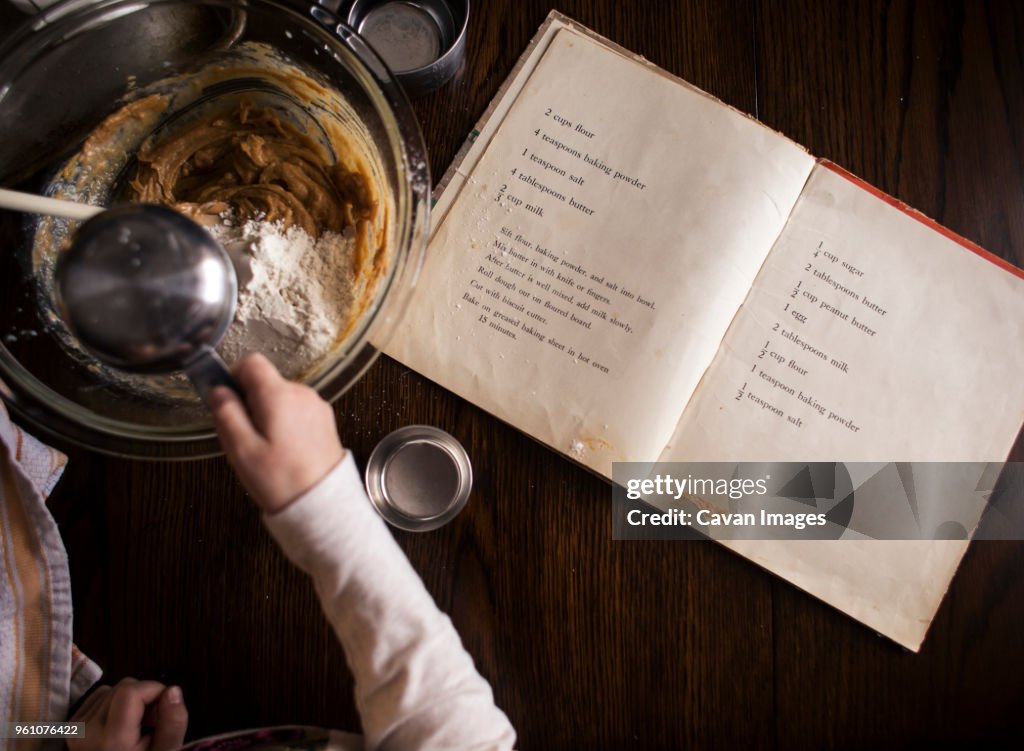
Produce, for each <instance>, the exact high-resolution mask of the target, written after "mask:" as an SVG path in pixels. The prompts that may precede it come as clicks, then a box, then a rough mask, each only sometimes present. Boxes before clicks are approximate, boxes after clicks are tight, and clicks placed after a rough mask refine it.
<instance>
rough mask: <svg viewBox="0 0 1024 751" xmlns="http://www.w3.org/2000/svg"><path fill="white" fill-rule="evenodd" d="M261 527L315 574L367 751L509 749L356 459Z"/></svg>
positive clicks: (465, 657) (507, 736)
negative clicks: (373, 501)
mask: <svg viewBox="0 0 1024 751" xmlns="http://www.w3.org/2000/svg"><path fill="white" fill-rule="evenodd" d="M263 520H264V523H265V524H266V526H267V528H268V529H269V530H270V533H271V534H272V535H273V536H274V538H275V539H276V540H277V541H278V543H279V544H280V545H281V548H282V549H283V550H284V552H285V554H286V555H287V556H288V557H289V558H290V559H291V560H292V561H293V562H294V563H295V564H296V565H297V566H299V568H301V569H302V570H303V571H305V572H307V573H308V574H310V575H311V576H312V577H313V581H314V583H315V585H316V590H317V593H318V594H319V596H320V601H321V603H322V604H323V608H324V612H325V613H326V614H327V618H328V619H329V620H330V622H331V625H332V626H333V628H334V631H335V633H336V634H337V635H338V639H339V640H340V641H341V645H342V647H344V649H345V655H346V657H347V659H348V664H349V667H350V668H351V670H352V673H353V675H354V677H355V694H356V705H357V706H358V708H359V713H360V716H361V717H362V721H363V732H364V734H365V736H366V747H367V749H420V748H430V749H509V748H512V746H513V744H514V742H515V731H514V730H513V728H512V725H511V724H510V723H509V721H508V718H507V717H506V716H505V714H504V713H503V712H502V711H501V710H500V709H498V708H497V707H496V706H495V704H494V696H493V694H492V692H491V687H490V685H489V684H488V683H487V681H486V680H484V679H483V677H481V676H480V674H479V673H478V672H477V671H476V668H475V666H474V665H473V659H472V658H471V657H470V656H469V654H468V653H467V652H466V650H465V649H464V648H463V646H462V642H461V640H460V639H459V635H458V633H457V632H456V631H455V628H454V627H453V626H452V623H451V621H450V620H449V618H448V616H446V615H445V614H443V613H442V612H441V611H440V610H438V608H437V606H436V605H435V604H434V601H433V598H431V596H430V594H429V593H428V592H427V590H426V589H425V588H424V586H423V582H422V580H421V579H420V577H419V575H418V574H417V573H416V571H415V570H414V569H413V568H412V566H411V564H410V563H409V560H408V559H407V558H406V557H405V554H404V553H403V552H402V550H401V548H399V547H398V544H397V543H396V542H395V541H394V538H393V537H392V536H391V533H390V532H389V531H388V529H387V527H386V526H385V524H384V522H383V520H382V519H381V518H380V517H379V516H378V515H377V513H376V512H375V511H374V509H373V507H372V506H371V505H370V501H369V499H368V498H367V497H366V491H365V490H364V489H363V484H362V481H361V478H360V476H359V472H358V470H357V468H356V464H355V461H354V460H353V459H352V455H351V454H350V453H346V455H345V458H344V459H343V460H342V461H341V463H339V464H338V466H337V467H335V468H334V469H333V470H332V471H331V473H330V474H328V475H327V476H326V477H325V478H324V479H323V480H321V481H320V483H319V484H317V485H316V487H314V488H313V489H312V490H310V491H309V492H307V493H305V494H304V495H303V496H302V497H301V498H299V499H298V500H296V501H294V502H293V503H292V504H291V505H289V506H288V507H287V508H285V509H284V510H283V511H281V512H279V513H277V514H273V515H264V517H263Z"/></svg>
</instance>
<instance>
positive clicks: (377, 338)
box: [0, 0, 430, 458]
mask: <svg viewBox="0 0 1024 751" xmlns="http://www.w3.org/2000/svg"><path fill="white" fill-rule="evenodd" d="M247 43H260V44H264V45H270V47H272V48H273V49H274V51H275V53H276V54H279V56H280V58H281V59H284V60H286V61H287V62H288V64H289V65H294V66H295V67H296V68H297V69H299V70H301V71H302V72H304V73H305V74H308V75H310V76H311V77H313V78H314V79H315V80H316V81H318V83H320V84H322V85H323V86H324V87H326V90H329V91H331V92H332V94H337V95H339V96H340V99H341V100H342V101H343V102H344V103H346V105H347V107H348V112H349V113H350V115H352V116H353V122H354V124H355V125H356V126H358V130H359V132H360V133H361V134H362V136H361V137H363V138H364V139H365V141H366V146H367V147H368V149H370V150H372V151H373V152H374V154H373V157H374V160H375V165H376V176H377V178H378V179H379V181H380V185H379V186H378V188H379V190H380V191H381V195H382V196H384V197H385V198H386V199H387V201H388V202H389V207H390V209H389V212H390V215H389V217H388V218H387V230H386V231H387V233H388V235H387V243H386V248H387V252H386V255H385V262H386V265H383V266H382V267H381V268H382V269H383V271H382V273H380V274H379V275H378V276H377V277H376V281H375V282H374V283H373V284H372V285H371V286H370V292H369V293H368V294H367V295H366V297H365V307H364V308H363V312H362V313H361V315H360V317H359V318H357V319H356V322H355V324H354V326H353V327H352V328H351V329H350V331H349V333H348V335H347V337H346V338H345V339H344V340H343V341H342V342H340V343H339V344H338V346H337V347H336V348H335V349H334V350H333V351H332V352H331V353H330V354H329V356H328V357H327V358H326V359H325V360H324V361H323V362H321V363H319V364H318V365H317V366H316V367H315V368H313V369H312V370H310V371H309V374H308V377H306V379H305V381H306V382H307V383H308V384H309V385H311V386H312V387H314V388H315V389H316V390H317V391H318V392H319V393H320V394H321V395H322V396H323V397H325V398H326V399H328V400H331V399H334V398H336V397H338V396H339V395H340V394H342V393H343V392H344V391H345V390H346V389H347V388H349V387H350V386H351V385H352V384H353V383H355V381H356V380H357V379H358V378H359V377H360V376H361V375H362V374H363V372H364V371H365V370H366V369H367V368H368V367H369V366H370V364H371V363H372V362H373V360H374V359H375V358H376V356H377V354H378V353H379V350H380V347H381V346H383V344H384V342H385V341H386V340H387V338H388V336H389V335H390V333H391V332H392V331H393V330H394V329H395V327H396V325H397V323H398V320H399V318H400V316H401V314H402V312H403V311H404V309H405V306H406V303H407V301H408V298H409V295H410V293H411V291H412V287H413V284H414V283H415V279H416V276H417V274H418V272H419V267H420V264H421V262H422V259H423V253H424V250H425V246H426V233H427V229H428V222H429V190H430V178H429V175H428V167H427V160H426V155H425V148H424V145H423V138H422V135H421V133H420V131H419V127H418V125H417V123H416V119H415V117H414V115H413V113H412V110H411V108H410V106H409V103H408V101H407V99H406V97H405V95H404V93H403V92H402V89H401V87H400V86H399V85H398V84H397V83H396V82H395V80H394V79H393V78H392V76H391V74H390V72H389V71H388V69H387V67H386V66H385V65H384V63H383V62H382V61H381V60H380V58H378V57H377V55H376V54H375V53H374V52H373V50H372V49H371V48H370V47H369V46H368V45H367V44H366V43H365V42H364V41H363V40H362V39H361V38H360V37H359V36H358V35H357V34H356V33H355V32H354V31H352V30H351V29H350V28H348V27H347V26H345V25H344V24H343V23H341V21H340V20H339V19H338V18H337V17H335V16H333V15H332V14H331V13H329V12H328V11H326V10H324V9H323V8H321V7H317V6H313V7H310V8H308V9H307V10H306V11H305V12H303V11H302V10H301V9H299V8H298V6H294V5H287V4H283V3H279V2H275V0H198V1H191V0H99V1H96V0H93V1H91V2H85V3H83V2H82V0H68V2H64V3H61V4H58V5H56V6H53V7H52V8H50V9H48V10H47V11H44V12H43V13H41V14H40V15H38V16H36V17H35V18H33V19H31V20H30V21H28V22H26V24H25V25H24V26H23V27H22V28H20V29H19V30H18V31H16V32H15V33H14V35H13V36H12V37H11V38H10V39H9V40H8V41H7V42H6V43H5V44H4V45H3V46H2V47H0V185H3V186H4V187H10V188H17V189H20V190H26V191H30V192H41V191H44V190H46V188H47V186H52V181H53V180H54V175H55V174H57V172H58V171H59V170H60V169H61V167H62V165H64V164H65V162H66V161H67V160H68V158H69V156H70V155H71V154H74V153H75V152H77V151H78V150H79V149H80V148H81V147H82V144H83V142H84V140H85V138H86V137H87V136H88V135H89V134H90V133H91V132H92V131H93V130H94V129H95V128H96V126H97V125H98V124H99V123H100V122H101V121H103V120H104V118H106V117H107V116H108V115H110V114H111V113H113V112H114V111H116V110H117V109H118V108H119V106H120V105H121V104H122V103H123V101H124V97H125V96H126V95H127V96H129V97H130V96H131V92H132V91H138V90H139V89H143V90H145V89H146V87H147V86H150V85H153V84H157V85H159V84H158V82H160V81H165V80H167V79H168V77H171V76H176V75H179V74H189V73H191V72H194V71H195V70H196V69H197V67H198V66H200V65H204V64H209V63H210V61H219V60H220V59H221V58H226V57H230V56H231V55H233V54H235V52H236V51H237V50H238V49H239V48H240V47H242V46H243V45H247ZM258 78H259V77H257V79H258ZM214 88H215V89H216V90H210V91H207V90H205V89H204V90H203V92H202V96H203V97H207V98H209V97H214V96H221V95H225V96H238V95H239V92H243V93H245V92H254V95H255V96H258V97H263V99H264V100H266V101H267V102H269V103H270V105H271V106H276V105H274V102H275V101H276V102H278V103H279V104H281V105H282V108H285V105H287V108H290V109H291V110H293V111H295V110H297V107H298V108H301V107H305V108H306V110H307V112H306V113H305V116H307V117H312V116H316V117H323V116H324V113H323V112H322V111H321V112H311V110H310V106H309V105H308V103H298V105H297V103H296V102H295V101H290V100H288V97H287V96H283V95H282V94H281V92H280V91H277V90H275V88H274V87H273V86H269V87H268V86H266V85H265V83H261V82H260V80H255V79H251V78H249V79H246V80H245V81H227V82H223V81H222V82H220V84H218V86H217V87H214ZM200 98H202V97H200ZM286 100H288V101H286ZM179 114H180V113H179ZM299 115H300V116H303V115H302V113H301V112H300V113H299ZM321 135H323V134H321ZM87 198H89V200H90V201H92V202H100V203H105V201H103V200H102V199H97V196H96V194H93V195H92V196H91V197H89V196H87ZM44 221H48V220H42V219H41V218H39V217H35V216H28V215H19V214H14V213H12V212H7V211H0V243H2V254H3V255H2V258H0V270H2V271H0V394H2V396H3V398H4V401H5V402H6V404H7V405H8V407H9V409H10V410H12V411H13V412H14V413H15V414H16V415H17V416H19V417H20V418H22V419H23V420H24V421H27V422H29V423H31V424H32V425H33V426H34V427H35V428H36V429H37V430H38V431H39V432H43V433H46V434H48V435H50V436H51V437H53V436H56V437H57V438H58V439H64V440H67V441H71V442H73V443H76V444H79V445H82V446H85V447H88V448H91V449H95V450H98V451H101V452H105V453H111V454H116V455H122V456H131V457H154V458H192V457H200V456H208V455H212V454H216V453H218V447H217V443H216V440H215V437H214V433H213V429H212V426H211V422H210V419H209V414H208V412H207V411H206V409H205V407H204V406H203V405H202V404H201V403H200V402H199V401H198V399H197V398H196V397H195V395H194V394H192V393H190V392H189V391H188V389H182V388H180V386H181V383H180V381H179V382H175V383H176V385H177V386H178V388H177V391H176V392H175V390H174V389H170V390H166V389H163V388H162V387H163V386H165V385H166V383H161V382H160V381H159V379H160V378H167V377H166V376H159V377H150V376H146V377H142V376H133V377H132V379H129V380H126V381H124V382H122V381H121V380H120V379H118V378H111V377H110V375H111V374H110V373H109V372H104V370H103V369H102V368H100V367H98V365H97V363H96V361H95V360H92V358H91V357H89V356H87V355H85V354H84V353H83V352H81V351H79V350H77V349H76V348H75V347H74V346H68V341H67V338H68V334H67V331H66V329H64V328H63V324H61V323H60V322H59V321H57V320H55V316H54V309H53V305H52V293H51V290H50V289H49V287H48V282H47V281H46V279H45V278H43V277H44V276H45V275H44V274H42V273H41V271H40V268H39V259H38V258H33V255H34V254H33V244H34V243H35V242H36V236H37V233H38V232H39V231H40V226H41V223H42V222H44ZM72 229H73V228H72ZM140 378H156V379H157V380H156V381H153V389H149V388H148V387H146V386H147V384H145V383H143V384H142V385H143V386H144V387H143V388H139V387H138V386H139V382H138V379H140ZM165 391H166V392H167V393H165ZM172 392H173V393H172Z"/></svg>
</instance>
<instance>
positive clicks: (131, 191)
mask: <svg viewBox="0 0 1024 751" xmlns="http://www.w3.org/2000/svg"><path fill="white" fill-rule="evenodd" d="M137 159H138V167H137V169H136V172H135V176H134V177H133V179H132V180H131V181H130V183H129V185H128V190H127V194H126V196H125V197H126V198H127V199H128V200H131V201H140V202H144V203H160V204H164V205H167V206H173V207H175V208H177V209H178V210H179V211H183V212H185V213H188V214H190V215H193V216H195V217H196V218H201V217H202V215H208V216H209V217H210V221H216V216H219V215H222V214H224V213H225V212H226V211H230V212H232V214H233V215H234V216H235V217H237V218H239V219H243V220H244V219H254V218H256V219H263V220H265V221H268V222H277V221H281V222H283V223H284V225H285V226H286V227H290V226H293V225H297V226H299V227H301V228H302V229H303V230H305V232H306V233H307V234H308V235H309V236H310V237H313V238H318V237H320V236H321V235H322V234H324V233H327V232H337V233H340V232H342V231H343V230H344V229H345V228H346V227H356V226H357V225H358V223H359V222H361V221H365V220H367V219H370V218H371V217H373V216H374V214H375V213H376V209H377V207H376V201H375V200H374V198H373V192H372V191H371V189H370V188H369V186H368V185H367V178H366V176H365V175H364V174H361V173H359V172H354V171H351V170H349V169H348V168H346V167H345V165H343V164H331V163H328V162H327V161H326V158H325V154H324V150H323V148H322V147H321V146H320V145H319V144H318V143H316V142H315V141H313V140H312V139H311V138H309V137H308V136H307V135H305V134H304V133H301V132H300V131H299V130H298V129H297V128H295V126H293V125H291V124H290V123H289V122H287V121H285V120H284V119H282V118H281V117H280V115H279V114H278V113H277V112H275V111H274V110H273V109H271V108H269V107H268V108H256V107H253V106H252V105H251V104H250V103H248V102H246V101H242V102H241V103H240V104H239V105H238V107H237V108H236V109H234V110H232V111H231V112H229V113H226V114H224V113H215V114H213V115H209V116H207V117H204V118H200V119H198V120H195V121H193V122H191V123H189V124H187V125H183V126H181V127H180V128H178V129H177V130H175V131H174V132H173V133H171V134H170V135H169V136H168V137H167V138H164V139H156V140H154V141H153V142H152V143H146V144H145V145H144V146H143V148H142V149H141V150H140V151H139V153H138V156H137Z"/></svg>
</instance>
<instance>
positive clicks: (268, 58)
mask: <svg viewBox="0 0 1024 751" xmlns="http://www.w3.org/2000/svg"><path fill="white" fill-rule="evenodd" d="M382 184H384V179H383V175H382V167H381V165H380V156H379V154H377V153H376V151H375V149H374V147H373V145H372V139H371V138H370V136H369V134H368V132H367V131H366V129H365V127H364V126H363V125H362V123H361V122H360V121H359V119H358V117H357V116H356V115H355V113H354V112H353V111H352V110H351V108H350V107H349V106H348V104H347V103H346V102H345V100H344V99H343V98H342V97H341V96H340V95H339V94H338V93H337V92H335V91H333V90H331V89H328V88H327V87H325V86H323V85H321V84H320V83H319V82H318V81H316V80H314V79H313V78H312V77H311V76H309V75H307V74H306V73H304V72H302V71H300V70H299V69H297V68H295V67H294V66H293V65H291V64H290V63H289V62H288V61H286V60H284V59H282V58H281V57H280V56H279V54H278V53H277V52H276V50H274V49H273V48H269V47H267V46H265V45H257V44H244V45H239V46H238V47H236V48H234V49H233V50H232V51H231V52H230V54H229V55H227V57H222V58H221V59H219V60H218V61H217V62H216V63H213V64H209V65H207V66H204V67H202V68H200V69H198V70H197V71H196V72H194V73H191V74H187V75H184V76H178V77H175V78H171V79H167V80H165V81H161V82H158V83H157V84H154V85H151V86H149V87H147V88H146V89H145V90H141V91H138V92H136V93H135V94H134V95H133V96H132V97H131V101H128V102H126V103H125V104H124V105H123V106H121V107H120V108H119V109H117V110H116V111H115V112H113V113H112V114H111V115H110V116H109V117H107V118H106V119H105V120H104V121H103V122H102V123H101V124H100V125H99V126H98V127H97V128H96V129H95V131H94V132H93V134H92V135H91V136H90V137H89V138H88V139H87V140H86V142H85V143H84V144H83V147H82V149H81V150H80V152H79V153H78V154H76V155H75V156H74V157H73V158H72V159H71V160H69V161H68V162H67V163H66V164H65V166H64V168H63V169H62V171H61V172H60V173H59V174H58V176H57V178H56V179H55V181H54V182H53V184H52V191H51V193H52V194H53V195H56V196H62V197H67V198H71V199H74V200H79V201H83V202H87V203H99V204H109V203H116V202H118V201H124V200H127V201H140V202H147V203H158V204H163V205H167V206H171V207H174V208H176V209H178V210H180V211H182V212H184V213H186V214H188V215H190V216H191V217H192V218H194V219H196V220H197V221H199V222H200V223H202V224H203V225H205V226H206V227H207V228H208V229H210V231H211V232H212V233H213V234H214V236H215V237H217V239H218V240H220V241H221V243H222V244H223V245H224V246H225V247H226V248H227V250H228V252H229V254H231V256H232V260H233V261H234V264H235V267H236V270H237V271H238V276H239V304H238V309H237V313H236V316H235V320H234V322H233V324H232V326H231V327H230V328H229V329H228V332H227V334H226V335H225V338H224V340H223V342H222V344H221V346H220V347H219V349H220V352H221V354H222V355H223V356H224V357H225V359H226V360H228V362H232V361H234V360H237V359H238V358H239V357H241V356H242V355H243V354H245V353H246V352H249V351H261V352H264V353H265V354H266V355H267V356H268V357H270V358H271V360H272V361H274V362H275V364H276V365H277V366H278V367H279V368H280V369H281V370H282V372H283V373H284V374H285V375H286V376H289V377H292V378H302V377H309V376H310V375H312V374H315V373H316V372H317V371H318V369H319V368H322V367H323V366H324V365H325V363H329V362H330V360H331V357H332V356H333V355H334V353H335V352H337V351H338V350H339V348H341V347H342V346H343V343H344V341H345V339H346V337H347V336H348V335H349V334H350V333H351V332H352V331H353V330H354V329H355V328H356V327H357V326H358V323H359V321H360V317H361V314H362V312H363V311H364V310H365V309H366V308H367V307H368V306H369V304H370V302H371V301H372V299H373V295H374V294H375V293H376V291H377V290H376V287H377V282H378V280H379V279H381V278H382V277H383V275H384V274H385V273H386V269H387V266H388V263H389V238H390V232H391V227H390V216H391V213H392V211H393V206H392V205H391V201H390V198H389V197H388V196H387V195H386V194H384V193H382V191H381V188H380V187H379V186H380V185H382ZM46 222H47V223H44V224H42V225H41V228H40V232H39V233H37V241H36V246H35V248H34V258H35V260H36V265H37V268H38V269H39V270H40V274H41V276H43V277H45V276H46V275H47V269H48V268H50V267H51V266H52V260H53V257H54V256H55V255H56V253H57V252H59V248H60V247H61V245H62V244H63V242H64V240H65V238H66V236H67V234H68V232H69V230H72V229H73V228H72V227H68V226H66V225H64V224H61V223H60V220H46ZM115 377H117V378H119V379H121V378H122V376H120V375H117V374H115ZM123 378H127V379H134V378H135V377H134V376H124V377H123ZM143 383H145V384H146V385H145V386H143ZM153 383H154V382H153V381H147V382H143V381H139V385H140V386H141V387H146V388H148V387H152V386H153ZM161 389H163V390H167V389H171V390H173V389H174V384H173V383H169V384H167V383H165V384H164V386H162V387H161Z"/></svg>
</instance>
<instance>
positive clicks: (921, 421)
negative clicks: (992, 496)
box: [662, 167, 1024, 650]
mask: <svg viewBox="0 0 1024 751" xmlns="http://www.w3.org/2000/svg"><path fill="white" fill-rule="evenodd" d="M1021 342H1024V280H1021V279H1020V278H1019V277H1017V276H1015V275H1013V274H1012V273H1009V272H1007V271H1006V270H1004V269H1002V268H999V267H998V266H996V265H995V264H993V263H992V262H991V261H989V260H987V259H985V258H983V257H981V256H979V255H977V254H976V253H974V252H972V251H970V250H968V249H966V248H964V247H963V246H961V245H960V244H958V243H957V242H954V241H953V240H951V239H948V238H946V237H944V236H942V235H941V234H939V233H938V232H936V231H934V230H933V229H931V228H929V227H928V226H926V225H925V224H924V223H922V222H921V221H919V220H918V219H916V218H914V217H911V216H908V215H907V214H905V213H904V212H902V211H900V210H898V209H896V208H894V207H893V206H890V205H889V204H887V203H886V202H885V201H883V200H881V199H880V198H878V197H876V196H874V195H872V194H871V193H870V192H868V191H866V190H864V189H862V188H861V187H859V186H857V185H855V184H854V183H852V182H850V181H849V180H848V179H847V178H845V177H843V176H841V175H838V174H836V173H834V172H832V171H831V170H829V169H828V168H825V167H819V168H817V169H815V171H814V173H813V175H812V176H811V179H810V181H809V182H808V185H807V188H806V189H805V191H804V194H803V195H802V196H801V198H800V201H799V203H798V204H797V207H796V209H795V210H794V211H793V215H792V217H791V219H790V221H789V223H788V225H787V226H786V229H785V230H784V231H783V233H782V235H781V237H780V238H779V240H778V242H777V244H776V247H775V249H774V250H773V251H772V253H771V255H769V257H768V260H767V262H766V263H765V267H764V268H763V269H762V271H761V274H760V275H759V277H758V279H757V282H756V284H755V285H754V288H753V290H752V292H751V294H750V297H749V299H748V300H747V302H746V303H745V304H744V306H743V308H742V310H741V312H740V314H739V315H738V316H737V319H736V321H735V323H734V325H733V327H732V328H731V329H730V331H729V333H728V335H727V337H726V339H725V341H724V342H723V346H722V348H721V351H720V352H719V354H718V356H717V357H716V359H715V362H714V363H713V365H712V366H711V369H710V370H709V372H708V374H707V376H706V377H705V379H704V382H703V383H702V385H701V387H700V389H699V390H698V392H697V395H696V396H695V397H694V400H693V402H692V403H691V404H690V405H689V407H688V408H687V410H686V412H685V414H684V416H683V419H682V420H681V421H680V425H679V429H678V430H677V432H676V434H675V436H674V437H673V439H672V441H671V445H670V447H669V448H667V449H666V450H665V452H664V453H663V454H662V460H663V461H689V460H696V459H701V460H716V459H721V460H729V461H737V460H765V461H784V460H791V461H837V460H838V461H996V462H999V461H1003V460H1004V459H1005V458H1006V456H1007V453H1008V452H1009V450H1010V448H1011V447H1012V445H1013V442H1014V439H1015V437H1016V435H1017V433H1018V431H1019V429H1020V426H1021V421H1022V419H1024V389H1021V388H1020V374H1021V373H1022V372H1024V348H1022V347H1021ZM723 544H725V545H727V546H728V547H730V548H732V549H733V550H735V551H737V552H738V553H740V554H742V555H743V556H745V557H747V558H749V559H751V560H752V561H754V562H756V563H758V564H759V565H761V566H763V567H764V568H766V569H768V570H769V571H771V572H773V573H775V574H777V575H779V576H781V577H783V578H784V579H787V580H788V581H790V582H792V583H793V584H795V585H796V586H798V587H800V588H802V589H804V590H806V591H808V592H810V593H811V594H813V595H815V596H816V597H818V598H820V599H822V600H824V601H825V602H828V603H830V604H832V605H833V606H835V607H836V608H838V609H839V610H842V611H843V612H845V613H847V614H848V615H850V616H852V617H854V618H856V619H857V620H859V621H861V622H863V623H865V624H867V625H868V626H870V627H872V628H874V629H875V630H877V631H879V632H880V633H882V634H884V635H886V636H888V637H889V638H891V639H893V640H895V641H897V642H898V643H900V644H902V645H904V646H906V647H908V648H909V649H913V650H917V649H918V648H919V647H920V645H921V642H922V640H923V639H924V637H925V634H926V633H927V630H928V626H929V624H930V623H931V621H932V618H933V617H934V615H935V612H936V611H937V609H938V607H939V605H940V603H941V601H942V597H943V595H944V594H945V592H946V590H947V588H948V587H949V582H950V580H951V579H952V577H953V574H954V573H955V571H956V568H957V566H958V565H959V562H960V559H961V557H962V556H963V553H964V552H965V550H966V549H967V543H966V542H965V541H892V540H839V541H784V540H783V541H770V540H747V541H726V542H724V543H723Z"/></svg>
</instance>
